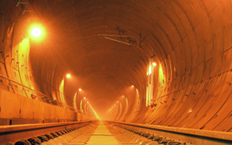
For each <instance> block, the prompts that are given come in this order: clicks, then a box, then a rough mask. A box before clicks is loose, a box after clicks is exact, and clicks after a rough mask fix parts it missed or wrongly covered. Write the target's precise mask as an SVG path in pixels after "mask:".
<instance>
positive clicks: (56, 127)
mask: <svg viewBox="0 0 232 145" xmlns="http://www.w3.org/2000/svg"><path fill="white" fill-rule="evenodd" d="M40 144H41V145H85V144H87V145H119V144H121V145H132V144H134V145H135V144H137V145H159V144H161V145H192V144H193V145H224V144H227V145H228V144H230V145H232V133H228V132H218V131H206V130H197V129H186V128H176V127H164V126H157V125H146V124H136V123H125V122H113V121H105V122H99V121H84V122H70V123H46V124H28V125H14V126H3V127H0V145H40Z"/></svg>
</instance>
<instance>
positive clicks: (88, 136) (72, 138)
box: [42, 122, 155, 145]
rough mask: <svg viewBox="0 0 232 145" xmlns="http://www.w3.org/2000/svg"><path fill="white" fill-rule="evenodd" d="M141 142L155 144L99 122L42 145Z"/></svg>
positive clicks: (118, 144) (126, 144) (120, 144)
mask: <svg viewBox="0 0 232 145" xmlns="http://www.w3.org/2000/svg"><path fill="white" fill-rule="evenodd" d="M141 141H142V142H146V144H149V145H152V144H155V142H151V141H150V140H147V139H146V138H144V137H140V136H137V135H135V134H133V133H130V132H129V131H126V130H125V129H122V128H119V127H116V126H113V125H112V124H108V123H104V122H98V123H93V124H90V125H88V126H85V127H83V128H80V129H78V130H75V131H73V132H72V133H71V134H67V135H64V136H60V137H58V138H55V139H53V140H49V141H48V142H46V143H42V145H51V144H54V145H57V144H58V145H132V144H140V143H141Z"/></svg>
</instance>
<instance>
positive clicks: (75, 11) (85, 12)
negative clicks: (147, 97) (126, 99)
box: [33, 0, 231, 109]
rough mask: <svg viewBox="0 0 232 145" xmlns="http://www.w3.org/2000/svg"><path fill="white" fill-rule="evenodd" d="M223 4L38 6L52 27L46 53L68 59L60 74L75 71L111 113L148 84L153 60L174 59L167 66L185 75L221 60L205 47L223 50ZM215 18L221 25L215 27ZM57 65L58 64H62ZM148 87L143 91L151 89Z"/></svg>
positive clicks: (56, 2)
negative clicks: (217, 40) (125, 93)
mask: <svg viewBox="0 0 232 145" xmlns="http://www.w3.org/2000/svg"><path fill="white" fill-rule="evenodd" d="M217 4H218V5H219V4H220V1H214V2H212V3H211V2H210V1H207V0H205V1H194V0H191V1H184V0H165V1H158V0H157V1H151V0H146V1H144V0H97V1H96V0H53V1H47V0H40V1H34V3H33V6H34V7H35V10H36V12H37V14H38V16H39V18H40V20H42V21H43V23H44V24H45V25H46V29H47V33H48V36H49V38H47V42H46V43H45V48H46V49H53V50H55V51H57V53H59V55H61V56H62V58H63V60H59V61H62V62H65V64H66V65H67V67H61V66H58V70H61V71H62V72H66V71H67V70H65V69H67V68H69V69H70V71H71V72H72V74H73V75H74V76H77V78H78V79H77V80H79V82H78V83H79V84H78V87H83V88H84V89H85V90H86V91H87V92H88V93H89V94H90V96H91V97H90V98H89V99H90V100H93V101H94V102H95V106H102V108H104V109H105V108H106V107H110V105H112V104H113V102H114V101H115V100H117V97H119V96H120V95H122V92H121V90H124V89H126V87H129V86H130V85H137V86H139V85H140V83H142V82H143V81H145V79H146V71H147V66H146V64H147V62H148V59H149V57H151V56H153V55H155V56H156V59H157V61H158V60H159V61H163V60H165V59H167V58H168V57H170V58H169V59H171V60H170V61H171V62H168V63H169V66H167V67H172V68H171V69H173V68H174V69H173V70H169V71H170V72H172V71H174V70H175V71H176V72H178V73H179V74H184V73H185V72H187V71H190V70H191V69H194V68H196V67H197V65H198V64H200V63H203V62H205V61H206V60H209V59H211V58H212V57H213V56H216V55H218V54H217V52H216V51H215V52H212V51H211V50H207V49H206V48H205V47H207V45H208V46H209V48H213V47H217V46H213V47H211V46H210V45H212V44H213V43H212V41H213V39H214V38H213V37H214V35H215V33H216V32H217V31H218V30H217V29H215V30H213V28H212V27H214V28H217V27H218V28H221V27H223V26H222V25H223V24H222V23H220V21H225V20H226V19H227V20H231V18H229V17H228V16H231V10H230V9H228V8H225V10H227V12H225V13H227V14H230V15H228V16H227V15H223V16H220V17H219V15H218V14H219V13H220V12H219V10H221V11H222V9H223V7H226V6H227V5H228V6H231V1H230V0H227V1H225V2H224V5H223V6H222V7H220V9H217V11H215V8H216V7H217ZM212 17H213V18H214V19H213V20H214V21H218V23H214V24H217V25H218V26H211V22H212V19H211V18H212ZM196 32H202V33H196ZM99 34H109V35H123V36H131V37H130V39H126V38H119V37H110V38H113V39H117V40H120V41H126V42H129V41H130V43H133V45H132V46H128V45H126V44H122V43H119V42H115V41H112V40H109V39H106V38H104V37H103V36H99ZM140 34H141V40H140ZM140 42H141V49H140V48H139V44H140ZM225 47H226V46H225ZM204 51H205V52H204ZM206 51H208V52H211V53H208V52H206ZM48 53H50V55H52V53H53V52H48ZM48 57H49V56H48ZM52 61H54V62H52V64H57V63H58V62H56V61H57V59H54V60H52ZM42 69H45V68H42ZM166 69H168V68H166ZM173 73H174V72H173ZM179 74H177V73H176V74H175V75H179ZM172 76H173V74H169V77H172ZM143 85H144V86H140V87H144V88H145V83H144V84H143ZM76 89H78V88H76ZM143 93H144V92H143ZM102 100H105V102H103V101H102ZM106 102H107V103H106ZM111 103H112V104H111Z"/></svg>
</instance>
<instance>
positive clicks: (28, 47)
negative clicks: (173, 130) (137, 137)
mask: <svg viewBox="0 0 232 145" xmlns="http://www.w3.org/2000/svg"><path fill="white" fill-rule="evenodd" d="M231 8H232V1H231V0H223V1H221V0H214V1H210V0H201V1H196V0H188V1H187V0H164V1H157V0H156V1H151V0H145V1H143V0H126V1H125V0H114V1H113V0H98V1H96V0H53V1H47V0H11V1H9V0H1V1H0V16H1V19H0V38H1V42H0V59H1V60H0V93H1V95H0V105H1V106H0V107H1V112H0V124H1V125H9V124H27V123H45V122H65V121H80V120H91V119H94V118H97V119H103V120H110V121H118V122H129V123H141V124H153V125H163V126H170V127H181V128H191V129H201V130H213V131H223V132H231V131H232V124H231V121H232V108H231V103H232V94H231V93H232V85H231V84H232V49H231V48H232V9H231ZM33 26H39V27H40V28H41V29H42V37H41V38H37V39H36V38H33V37H32V36H31V35H30V32H31V28H32V27H33ZM67 74H70V75H71V77H70V78H67V77H66V75H67Z"/></svg>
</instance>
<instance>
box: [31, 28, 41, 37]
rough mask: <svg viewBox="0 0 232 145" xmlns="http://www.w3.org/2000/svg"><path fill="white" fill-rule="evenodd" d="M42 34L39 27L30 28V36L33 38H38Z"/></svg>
mask: <svg viewBox="0 0 232 145" xmlns="http://www.w3.org/2000/svg"><path fill="white" fill-rule="evenodd" d="M41 35H42V29H41V28H40V27H38V26H37V27H33V28H32V29H31V36H32V37H34V38H39V37H40V36H41Z"/></svg>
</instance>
